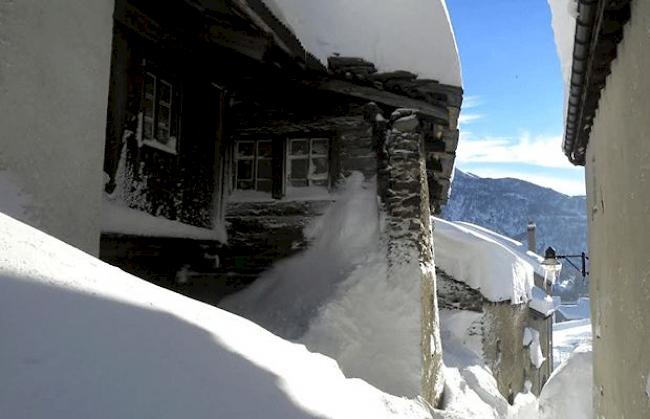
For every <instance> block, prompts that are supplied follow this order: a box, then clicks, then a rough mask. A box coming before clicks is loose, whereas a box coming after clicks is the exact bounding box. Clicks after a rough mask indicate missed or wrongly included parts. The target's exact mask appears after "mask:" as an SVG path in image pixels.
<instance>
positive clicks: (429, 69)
mask: <svg viewBox="0 0 650 419" xmlns="http://www.w3.org/2000/svg"><path fill="white" fill-rule="evenodd" d="M264 1H265V3H267V5H268V6H269V9H271V10H272V11H274V12H275V14H276V15H277V17H278V18H280V19H281V20H282V21H284V22H285V24H286V25H287V26H288V27H289V28H290V29H291V30H293V32H294V33H295V34H296V36H297V37H298V38H299V39H300V42H301V43H302V44H303V46H304V47H305V49H306V50H307V51H309V52H311V53H312V54H314V55H315V56H316V57H317V58H318V59H320V60H321V61H322V62H323V63H324V64H327V58H328V57H330V56H332V55H334V54H336V53H338V54H340V55H342V56H354V57H361V58H364V59H366V60H368V61H371V62H373V63H374V64H375V65H376V66H377V68H378V69H379V71H394V70H407V71H411V72H413V73H416V74H418V75H419V76H420V78H430V79H434V80H438V81H440V82H441V83H445V84H451V85H454V86H461V85H462V76H461V71H460V60H459V58H458V49H457V47H456V39H455V37H454V32H453V29H452V26H451V22H450V19H449V12H448V11H447V5H446V2H445V0H401V1H395V0H390V1H377V0H355V1H350V0H328V1H322V0H264Z"/></svg>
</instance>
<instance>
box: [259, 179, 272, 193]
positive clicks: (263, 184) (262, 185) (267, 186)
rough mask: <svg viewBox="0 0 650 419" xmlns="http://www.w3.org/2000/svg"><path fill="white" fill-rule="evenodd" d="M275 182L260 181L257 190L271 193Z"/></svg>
mask: <svg viewBox="0 0 650 419" xmlns="http://www.w3.org/2000/svg"><path fill="white" fill-rule="evenodd" d="M272 186H273V182H272V181H270V180H258V181H257V190H258V191H261V192H271V189H272Z"/></svg>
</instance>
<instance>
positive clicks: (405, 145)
mask: <svg viewBox="0 0 650 419" xmlns="http://www.w3.org/2000/svg"><path fill="white" fill-rule="evenodd" d="M391 121H392V124H391V125H390V126H389V127H388V129H389V130H388V132H387V134H386V140H385V143H384V144H382V145H380V147H381V149H382V151H381V152H380V156H381V157H380V163H379V164H380V167H381V169H380V173H381V175H382V176H381V177H382V178H383V181H382V182H381V183H382V185H384V188H383V189H380V190H379V194H380V196H381V197H382V202H383V205H384V207H385V210H386V220H385V230H384V235H385V237H386V240H387V245H388V255H387V256H388V272H387V274H388V281H389V282H395V283H396V284H400V285H399V286H400V287H401V288H402V289H403V290H405V293H404V294H405V297H406V298H405V300H404V310H411V311H412V313H410V315H409V316H408V317H409V318H410V319H411V322H412V324H411V325H410V327H411V328H414V329H413V332H412V333H410V334H404V335H403V337H404V338H406V339H411V341H406V342H404V343H405V349H407V351H404V352H403V353H401V354H399V356H400V357H401V358H402V362H405V363H406V365H409V366H410V369H411V370H413V371H420V372H421V383H420V386H419V387H420V388H419V389H418V388H417V387H416V388H415V389H414V390H415V391H417V390H419V394H421V395H422V396H423V397H424V398H425V399H426V400H427V401H429V402H430V403H431V404H433V405H437V404H438V403H439V402H440V399H441V397H442V390H443V385H444V379H443V375H442V365H443V364H442V344H441V341H440V322H439V319H438V304H437V298H436V273H435V267H434V263H433V239H432V236H431V210H430V206H429V187H428V183H427V168H426V160H425V152H424V139H423V136H422V134H421V133H420V121H419V120H418V117H417V116H416V115H415V113H413V112H411V111H409V110H406V109H402V110H397V111H395V112H394V113H393V115H392V116H391ZM396 286H397V285H396ZM415 301H420V304H419V305H416V304H414V302H415ZM418 325H419V330H418V329H417V326H418ZM377 368H394V365H391V364H388V365H377ZM414 384H415V383H413V382H411V383H405V385H404V386H403V387H404V388H410V387H413V385H414ZM407 394H409V393H407ZM411 394H412V393H411ZM415 394H418V393H415Z"/></svg>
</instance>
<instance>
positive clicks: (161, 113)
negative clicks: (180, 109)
mask: <svg viewBox="0 0 650 419" xmlns="http://www.w3.org/2000/svg"><path fill="white" fill-rule="evenodd" d="M170 114H171V111H170V110H169V108H167V107H164V106H161V107H160V108H159V109H158V126H163V127H165V128H166V129H169V120H170V117H171V115H170Z"/></svg>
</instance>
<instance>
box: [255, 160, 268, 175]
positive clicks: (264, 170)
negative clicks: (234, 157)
mask: <svg viewBox="0 0 650 419" xmlns="http://www.w3.org/2000/svg"><path fill="white" fill-rule="evenodd" d="M257 178H258V179H271V160H269V159H263V160H258V161H257Z"/></svg>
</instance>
